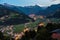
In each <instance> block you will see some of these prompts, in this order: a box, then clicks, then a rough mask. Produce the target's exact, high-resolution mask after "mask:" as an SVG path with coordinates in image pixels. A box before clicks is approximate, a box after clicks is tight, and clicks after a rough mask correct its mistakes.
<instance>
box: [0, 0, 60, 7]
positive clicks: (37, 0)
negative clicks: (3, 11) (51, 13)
mask: <svg viewBox="0 0 60 40" xmlns="http://www.w3.org/2000/svg"><path fill="white" fill-rule="evenodd" d="M3 3H8V4H11V5H17V6H33V5H39V6H50V5H52V4H60V0H0V4H3Z"/></svg>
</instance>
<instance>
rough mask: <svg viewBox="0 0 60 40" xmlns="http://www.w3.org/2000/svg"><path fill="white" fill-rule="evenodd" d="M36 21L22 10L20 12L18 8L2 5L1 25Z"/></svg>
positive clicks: (0, 9)
mask: <svg viewBox="0 0 60 40" xmlns="http://www.w3.org/2000/svg"><path fill="white" fill-rule="evenodd" d="M29 21H34V20H33V19H32V18H30V17H28V16H27V15H25V14H24V12H22V11H21V10H19V11H18V9H17V8H16V6H10V5H9V6H8V5H2V4H0V25H11V24H13V25H15V24H22V23H27V22H29Z"/></svg>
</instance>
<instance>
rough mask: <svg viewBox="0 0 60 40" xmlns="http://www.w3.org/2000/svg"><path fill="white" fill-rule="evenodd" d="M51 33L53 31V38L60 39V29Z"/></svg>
mask: <svg viewBox="0 0 60 40" xmlns="http://www.w3.org/2000/svg"><path fill="white" fill-rule="evenodd" d="M51 33H52V35H51V37H52V38H53V39H57V40H60V29H56V30H53V31H52V32H51Z"/></svg>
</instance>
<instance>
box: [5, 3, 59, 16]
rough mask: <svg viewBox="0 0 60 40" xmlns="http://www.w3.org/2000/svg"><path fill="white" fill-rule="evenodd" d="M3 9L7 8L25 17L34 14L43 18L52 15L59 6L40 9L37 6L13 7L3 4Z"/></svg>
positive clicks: (54, 5)
mask: <svg viewBox="0 0 60 40" xmlns="http://www.w3.org/2000/svg"><path fill="white" fill-rule="evenodd" d="M4 6H5V8H8V9H9V10H12V11H15V12H16V11H17V12H19V13H21V12H23V13H24V14H26V15H29V14H36V15H44V16H51V15H54V14H55V12H56V11H57V10H60V4H53V5H51V6H48V7H40V6H38V5H35V6H24V7H21V6H14V5H10V4H6V3H5V4H4Z"/></svg>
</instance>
